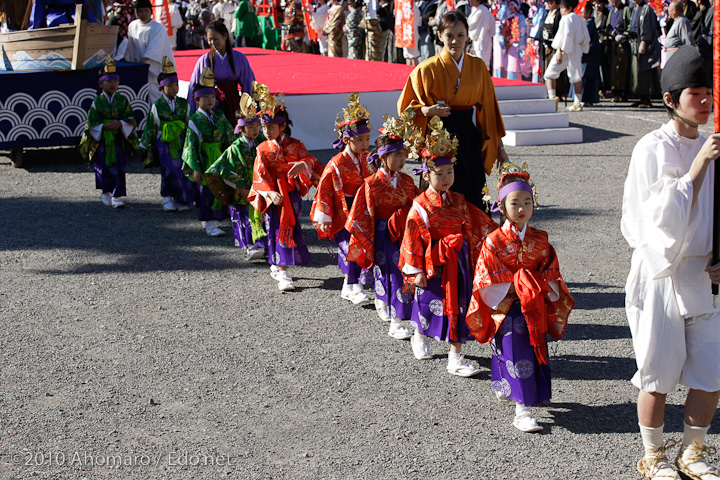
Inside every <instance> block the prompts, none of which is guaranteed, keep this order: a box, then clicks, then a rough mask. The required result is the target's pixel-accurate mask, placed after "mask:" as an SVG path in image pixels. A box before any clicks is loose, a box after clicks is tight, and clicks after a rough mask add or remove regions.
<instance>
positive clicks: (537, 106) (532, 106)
mask: <svg viewBox="0 0 720 480" xmlns="http://www.w3.org/2000/svg"><path fill="white" fill-rule="evenodd" d="M498 105H499V106H500V113H502V114H503V116H505V115H521V114H526V113H555V100H550V99H549V98H533V99H529V100H502V101H498Z"/></svg>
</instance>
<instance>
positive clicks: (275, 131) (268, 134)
mask: <svg viewBox="0 0 720 480" xmlns="http://www.w3.org/2000/svg"><path fill="white" fill-rule="evenodd" d="M286 125H287V124H286V123H283V124H281V125H276V124H274V123H264V124H263V126H262V129H263V133H264V134H265V138H267V139H268V140H276V139H278V138H279V137H280V135H281V134H282V132H283V131H284V130H285V126H286Z"/></svg>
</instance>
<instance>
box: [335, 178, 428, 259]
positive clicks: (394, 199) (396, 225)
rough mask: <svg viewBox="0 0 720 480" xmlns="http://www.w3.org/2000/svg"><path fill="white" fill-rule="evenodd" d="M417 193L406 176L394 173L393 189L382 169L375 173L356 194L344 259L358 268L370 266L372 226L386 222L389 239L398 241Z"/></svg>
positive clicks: (411, 180)
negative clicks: (395, 180)
mask: <svg viewBox="0 0 720 480" xmlns="http://www.w3.org/2000/svg"><path fill="white" fill-rule="evenodd" d="M418 193H419V190H418V188H417V187H416V186H415V183H414V181H413V179H412V177H410V175H406V174H404V173H402V172H400V173H397V186H396V187H393V185H392V183H391V182H390V179H389V178H388V177H387V174H386V173H385V171H384V170H383V169H380V170H378V171H377V172H375V174H373V175H372V176H371V177H370V178H368V179H366V180H365V184H364V185H363V187H362V188H360V189H359V190H358V192H357V196H356V197H355V201H354V202H353V206H352V209H351V210H350V216H349V217H348V219H347V222H346V224H345V228H346V229H347V231H348V232H350V234H351V235H352V236H351V238H350V246H349V247H348V260H350V261H353V262H356V263H358V264H359V265H360V267H362V268H364V269H368V268H370V267H372V265H373V263H374V259H375V223H376V221H378V220H387V221H388V229H389V230H390V235H391V239H392V240H393V242H397V241H398V240H399V239H401V238H402V234H403V231H404V227H405V218H406V216H407V213H408V211H409V210H410V206H411V205H412V200H413V198H415V197H416V196H417V194H418Z"/></svg>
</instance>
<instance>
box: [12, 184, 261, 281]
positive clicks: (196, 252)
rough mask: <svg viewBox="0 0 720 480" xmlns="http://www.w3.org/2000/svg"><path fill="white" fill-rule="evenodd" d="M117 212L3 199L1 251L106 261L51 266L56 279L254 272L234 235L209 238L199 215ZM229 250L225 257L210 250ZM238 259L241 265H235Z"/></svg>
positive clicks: (136, 207) (140, 208)
mask: <svg viewBox="0 0 720 480" xmlns="http://www.w3.org/2000/svg"><path fill="white" fill-rule="evenodd" d="M127 203H128V207H127V208H125V209H122V210H113V209H112V208H109V207H107V206H104V205H102V204H101V203H100V201H99V200H98V201H97V202H76V201H62V200H60V201H58V200H57V199H49V198H38V197H34V198H4V199H0V230H2V231H3V235H2V236H0V250H16V251H32V250H48V249H64V250H75V251H81V252H87V253H88V254H96V255H107V256H109V257H111V261H104V259H103V261H100V262H98V260H97V259H94V258H92V256H91V255H87V258H86V262H85V263H83V262H82V261H78V262H75V263H76V265H75V266H74V267H72V268H68V269H57V268H53V267H54V266H53V265H46V268H44V269H42V270H40V271H41V272H45V273H53V274H84V273H91V272H92V273H98V272H110V273H124V272H150V271H158V270H165V271H168V270H170V271H173V270H195V271H200V270H218V269H229V268H232V269H234V268H248V267H250V268H255V265H254V264H251V263H247V262H245V261H244V255H242V254H241V253H242V252H241V251H240V249H237V252H238V253H237V256H236V257H234V256H233V255H229V254H228V251H229V249H234V248H235V247H234V246H233V238H232V233H231V231H230V228H229V227H225V230H226V231H227V235H226V236H225V237H219V238H210V237H208V236H207V235H205V232H204V231H203V229H202V228H201V227H200V222H198V221H197V213H196V212H193V211H190V212H187V213H168V212H163V211H162V210H161V209H160V208H159V207H158V205H157V204H155V203H152V204H150V203H142V202H138V203H133V201H132V198H130V199H129V200H128V202H127ZM214 246H226V247H227V248H228V250H223V251H221V252H213V251H208V248H207V247H214ZM235 258H237V260H235Z"/></svg>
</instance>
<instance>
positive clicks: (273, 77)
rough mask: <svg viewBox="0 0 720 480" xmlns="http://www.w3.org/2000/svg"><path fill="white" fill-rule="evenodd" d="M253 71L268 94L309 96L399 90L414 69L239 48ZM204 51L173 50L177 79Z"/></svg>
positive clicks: (186, 76)
mask: <svg viewBox="0 0 720 480" xmlns="http://www.w3.org/2000/svg"><path fill="white" fill-rule="evenodd" d="M237 50H239V51H241V52H242V53H244V54H245V55H246V56H247V58H248V61H249V62H250V66H251V67H252V69H253V72H255V78H256V79H257V80H258V81H259V82H262V83H265V84H267V85H268V86H269V87H270V90H271V91H272V92H283V93H285V94H286V95H312V94H327V93H349V92H355V91H359V92H387V91H395V90H402V88H403V87H404V86H405V81H406V80H407V77H408V75H409V74H410V72H411V71H412V69H413V68H414V67H411V66H409V65H402V64H399V63H386V62H366V61H364V60H349V59H347V58H328V57H323V56H321V55H310V54H304V53H290V52H277V51H274V50H264V49H262V48H239V49H237ZM205 52H207V50H184V51H183V50H176V51H175V62H176V63H177V71H178V77H179V78H180V80H185V81H188V82H189V81H190V76H191V75H192V71H193V68H195V63H196V62H197V59H198V58H199V57H200V56H201V55H203V54H204V53H205ZM493 83H494V85H495V86H496V87H510V86H520V85H532V84H531V83H530V82H523V81H519V80H507V79H504V78H493Z"/></svg>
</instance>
